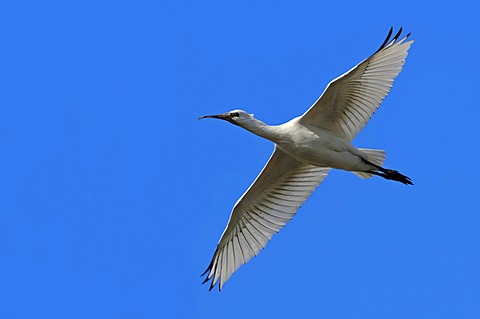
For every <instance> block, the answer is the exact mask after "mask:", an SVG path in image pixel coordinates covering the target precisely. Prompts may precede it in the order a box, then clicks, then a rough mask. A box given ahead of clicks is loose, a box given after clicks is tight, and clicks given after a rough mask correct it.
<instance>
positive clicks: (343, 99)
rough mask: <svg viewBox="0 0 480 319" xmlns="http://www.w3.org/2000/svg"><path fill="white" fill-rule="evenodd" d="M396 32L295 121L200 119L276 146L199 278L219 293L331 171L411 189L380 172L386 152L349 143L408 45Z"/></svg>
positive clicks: (230, 115)
mask: <svg viewBox="0 0 480 319" xmlns="http://www.w3.org/2000/svg"><path fill="white" fill-rule="evenodd" d="M401 30H402V29H400V31H399V32H398V33H397V34H396V35H395V36H394V37H393V39H392V40H390V37H391V34H392V30H390V33H389V34H388V36H387V39H386V40H385V41H384V43H383V44H382V45H381V46H380V48H379V49H378V50H377V52H375V53H374V54H373V55H372V56H370V57H369V58H368V59H366V60H364V61H362V62H361V63H360V64H358V65H357V66H355V67H354V68H352V69H351V70H350V71H348V72H347V73H345V74H344V75H342V76H340V77H338V78H336V79H334V80H333V81H332V82H330V84H329V85H328V86H327V88H326V89H325V91H324V93H323V94H322V95H321V96H320V98H319V99H318V100H317V101H316V102H315V103H314V104H313V105H312V107H310V109H308V110H307V112H305V113H304V114H303V115H302V116H299V117H296V118H294V119H292V120H290V121H288V122H286V123H285V124H282V125H277V126H269V125H267V124H265V123H263V122H262V121H260V120H258V119H256V118H254V116H253V115H252V114H249V113H247V112H245V111H242V110H234V111H230V112H227V113H224V114H218V115H210V116H202V117H200V118H217V119H222V120H226V121H228V122H231V123H232V124H235V125H238V126H240V127H242V128H244V129H246V130H248V131H250V132H252V133H254V134H256V135H258V136H260V137H263V138H265V139H268V140H270V141H272V142H274V144H275V149H274V151H273V154H272V156H271V157H270V159H269V161H268V162H267V164H266V165H265V167H264V168H263V170H262V172H261V173H260V175H259V176H258V177H257V178H256V180H255V181H254V182H253V184H252V185H251V186H250V187H249V189H248V190H247V191H246V192H245V193H244V194H243V196H242V197H241V198H240V199H239V200H238V201H237V203H236V204H235V206H234V208H233V211H232V214H231V215H230V219H229V221H228V225H227V227H226V228H225V231H224V232H223V234H222V236H221V238H220V241H219V242H218V245H217V248H216V250H215V254H214V256H213V258H212V261H211V263H210V265H209V266H208V268H207V270H206V272H205V273H207V272H208V275H207V278H206V280H205V282H206V281H208V280H212V282H211V285H210V289H212V288H213V286H214V285H215V284H216V283H217V282H218V281H220V284H219V289H221V288H222V286H223V285H224V283H225V282H226V281H227V280H228V278H230V276H231V275H232V274H233V273H234V272H235V271H236V270H237V269H238V268H239V267H240V266H241V265H242V264H245V263H246V262H248V260H250V259H251V258H252V257H253V256H256V255H257V254H258V253H259V252H260V250H262V249H263V248H264V247H265V245H266V244H267V243H268V241H269V240H270V239H271V237H272V236H273V234H275V233H277V232H278V231H279V230H280V229H281V228H283V227H284V226H285V224H286V223H287V222H288V221H290V220H291V218H292V217H293V215H294V214H295V213H296V212H297V210H298V209H299V208H300V206H301V205H302V204H303V203H304V202H305V201H306V200H307V198H308V197H309V196H310V195H311V193H312V192H313V191H314V190H315V189H316V188H317V186H318V185H319V184H320V183H321V182H322V181H323V179H324V178H325V177H326V176H327V174H328V172H329V171H330V170H331V169H332V168H336V169H341V170H346V171H351V172H353V173H354V174H356V175H357V176H359V177H361V178H369V177H372V176H373V175H378V176H381V177H383V178H385V179H389V180H394V181H398V182H401V183H403V184H412V182H411V180H410V178H408V177H407V176H405V175H402V174H401V173H399V172H398V171H396V170H391V169H385V168H383V161H384V159H385V152H384V151H382V150H371V149H361V148H356V147H355V146H353V145H352V143H351V141H352V140H353V138H354V137H355V136H356V134H357V133H358V132H359V131H360V130H361V129H362V128H363V127H364V126H365V125H366V123H367V122H368V120H369V119H370V118H371V116H372V115H373V113H374V112H375V111H376V109H377V108H378V107H379V106H380V104H381V102H382V100H383V99H384V98H385V96H386V95H387V94H388V93H389V91H390V88H391V86H392V84H393V80H394V79H395V77H396V76H397V75H398V73H399V72H400V71H401V69H402V66H403V64H404V62H405V58H406V56H407V51H408V49H409V48H410V45H411V44H412V43H413V41H408V42H405V40H406V39H407V37H408V35H407V36H405V37H404V38H402V39H400V40H399V36H400V34H401Z"/></svg>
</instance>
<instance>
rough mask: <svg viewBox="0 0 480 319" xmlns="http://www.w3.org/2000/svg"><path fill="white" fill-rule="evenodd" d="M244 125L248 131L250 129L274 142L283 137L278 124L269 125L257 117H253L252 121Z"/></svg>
mask: <svg viewBox="0 0 480 319" xmlns="http://www.w3.org/2000/svg"><path fill="white" fill-rule="evenodd" d="M242 127H243V128H244V129H246V130H247V131H250V132H252V133H253V134H255V135H258V136H261V137H263V138H266V139H267V140H270V141H272V142H277V141H278V140H279V138H280V137H281V132H280V129H279V127H278V126H270V125H267V124H265V123H263V122H262V121H260V120H257V119H255V118H252V119H251V122H248V123H244V124H243V125H242Z"/></svg>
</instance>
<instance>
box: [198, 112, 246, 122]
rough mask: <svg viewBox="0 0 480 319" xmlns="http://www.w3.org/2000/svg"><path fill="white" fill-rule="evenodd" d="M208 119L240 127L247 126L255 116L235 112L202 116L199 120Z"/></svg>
mask: <svg viewBox="0 0 480 319" xmlns="http://www.w3.org/2000/svg"><path fill="white" fill-rule="evenodd" d="M206 118H212V119H220V120H225V121H228V122H230V123H232V124H235V125H238V126H245V124H247V123H249V122H251V121H252V119H253V114H249V113H247V112H245V111H243V110H233V111H230V112H227V113H223V114H217V115H204V116H200V117H199V118H198V119H199V120H201V119H206Z"/></svg>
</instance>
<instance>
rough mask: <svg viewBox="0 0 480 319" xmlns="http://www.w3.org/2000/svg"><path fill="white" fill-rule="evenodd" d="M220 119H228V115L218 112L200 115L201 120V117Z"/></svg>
mask: <svg viewBox="0 0 480 319" xmlns="http://www.w3.org/2000/svg"><path fill="white" fill-rule="evenodd" d="M208 118H210V119H219V120H226V119H227V115H225V114H217V115H204V116H200V117H199V118H198V119H199V120H201V119H208Z"/></svg>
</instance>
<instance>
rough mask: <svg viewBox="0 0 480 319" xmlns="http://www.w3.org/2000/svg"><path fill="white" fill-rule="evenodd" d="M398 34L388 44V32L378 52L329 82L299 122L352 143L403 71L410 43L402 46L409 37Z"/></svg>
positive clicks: (399, 32)
mask: <svg viewBox="0 0 480 319" xmlns="http://www.w3.org/2000/svg"><path fill="white" fill-rule="evenodd" d="M401 33H402V28H400V31H398V33H397V34H396V35H395V36H394V37H393V39H392V40H390V37H391V35H392V29H390V32H389V33H388V36H387V38H386V39H385V41H384V42H383V44H382V45H381V46H380V48H379V49H378V50H377V52H375V53H374V54H373V55H372V56H370V57H369V58H368V59H366V60H364V61H362V62H361V63H360V64H358V65H357V66H355V67H354V68H353V69H351V70H350V71H348V72H347V73H345V74H343V75H341V76H339V77H338V78H336V79H334V80H333V81H331V82H330V83H329V84H328V86H327V88H326V89H325V91H324V92H323V94H322V96H320V98H319V99H318V100H317V101H316V102H315V103H314V104H313V106H312V107H310V109H308V111H307V112H306V113H305V114H304V115H303V116H302V117H301V119H300V122H301V123H303V124H310V125H314V126H317V127H321V128H324V129H328V130H330V131H332V132H334V133H336V134H338V135H340V136H345V137H346V138H347V139H348V140H350V141H351V140H353V138H354V137H355V135H357V133H358V132H360V130H361V129H362V128H364V127H365V125H366V124H367V122H368V121H369V120H370V118H371V117H372V115H373V113H375V111H376V110H377V109H378V107H379V106H380V104H381V103H382V101H383V99H384V98H385V97H386V96H387V94H388V93H389V92H390V89H391V88H392V84H393V80H394V79H395V78H396V77H397V75H398V74H399V73H400V71H401V70H402V66H403V64H404V63H405V58H406V57H407V54H408V52H407V51H408V49H409V48H410V46H411V45H412V43H413V40H412V41H407V42H405V40H406V39H407V38H408V36H409V35H410V34H408V35H406V36H405V37H403V38H402V39H400V40H399V38H400V34H401Z"/></svg>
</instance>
